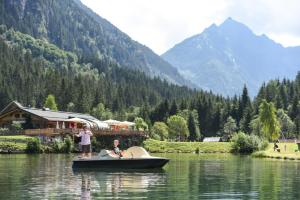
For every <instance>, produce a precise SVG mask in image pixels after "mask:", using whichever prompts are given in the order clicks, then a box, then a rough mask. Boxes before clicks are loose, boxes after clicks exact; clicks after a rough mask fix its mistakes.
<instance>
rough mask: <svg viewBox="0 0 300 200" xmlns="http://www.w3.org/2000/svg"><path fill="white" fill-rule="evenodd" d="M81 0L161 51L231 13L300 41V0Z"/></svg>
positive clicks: (280, 37)
mask: <svg viewBox="0 0 300 200" xmlns="http://www.w3.org/2000/svg"><path fill="white" fill-rule="evenodd" d="M81 1H82V2H83V3H84V4H85V5H86V6H88V7H89V8H91V9H92V10H93V11H94V12H96V13H97V14H99V15H100V16H101V17H103V18H105V19H107V20H108V21H110V22H111V23H112V24H113V25H115V26H117V27H118V28H119V29H120V30H121V31H123V32H125V33H126V34H128V35H129V36H130V37H131V38H132V39H134V40H136V41H138V42H139V43H141V44H144V45H146V46H148V47H150V48H151V49H152V50H153V51H154V52H156V53H157V54H162V53H164V52H165V51H167V50H168V49H170V48H172V47H173V46H174V45H175V44H177V43H179V42H181V41H183V40H184V39H186V38H188V37H190V36H193V35H195V34H199V33H201V32H202V31H203V30H204V29H205V28H207V27H208V26H210V25H211V24H213V23H215V24H217V25H219V24H221V23H222V22H223V21H224V20H226V19H227V18H228V17H231V18H233V19H234V20H237V21H239V22H242V23H243V24H245V25H247V26H248V27H249V28H250V29H252V30H253V31H254V33H256V34H258V35H260V34H266V35H267V36H268V37H269V38H271V39H273V40H274V41H276V42H278V43H281V44H282V45H283V46H285V47H287V46H298V45H300V20H299V19H300V11H299V10H300V1H299V0H81Z"/></svg>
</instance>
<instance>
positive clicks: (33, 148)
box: [26, 138, 42, 153]
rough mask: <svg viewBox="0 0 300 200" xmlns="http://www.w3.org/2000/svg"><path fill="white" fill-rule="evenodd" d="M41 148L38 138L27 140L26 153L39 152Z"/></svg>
mask: <svg viewBox="0 0 300 200" xmlns="http://www.w3.org/2000/svg"><path fill="white" fill-rule="evenodd" d="M41 150H42V148H41V141H40V139H39V138H32V139H31V140H28V142H27V146H26V152H27V153H41Z"/></svg>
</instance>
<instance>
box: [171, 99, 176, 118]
mask: <svg viewBox="0 0 300 200" xmlns="http://www.w3.org/2000/svg"><path fill="white" fill-rule="evenodd" d="M177 112H178V108H177V104H176V101H175V100H173V102H172V105H171V108H170V111H169V115H170V116H172V115H176V114H177Z"/></svg>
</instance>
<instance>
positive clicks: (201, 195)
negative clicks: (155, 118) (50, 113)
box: [0, 154, 300, 199]
mask: <svg viewBox="0 0 300 200" xmlns="http://www.w3.org/2000/svg"><path fill="white" fill-rule="evenodd" d="M163 156H166V157H169V158H171V159H172V160H171V162H170V163H169V164H168V165H167V166H166V167H165V169H164V170H162V171H140V172H100V171H99V172H73V171H72V168H71V161H72V155H0V199H145V198H148V199H300V171H299V170H300V162H297V161H278V160H268V159H252V158H250V157H240V156H232V155H227V154H224V155H214V154H207V155H202V156H199V155H192V154H165V155H163ZM89 188H90V190H89Z"/></svg>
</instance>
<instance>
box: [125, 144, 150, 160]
mask: <svg viewBox="0 0 300 200" xmlns="http://www.w3.org/2000/svg"><path fill="white" fill-rule="evenodd" d="M123 157H124V158H149V157H151V156H150V155H149V153H148V152H147V151H146V150H145V149H144V148H142V147H138V146H133V147H130V148H128V149H127V150H126V151H124V153H123Z"/></svg>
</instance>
